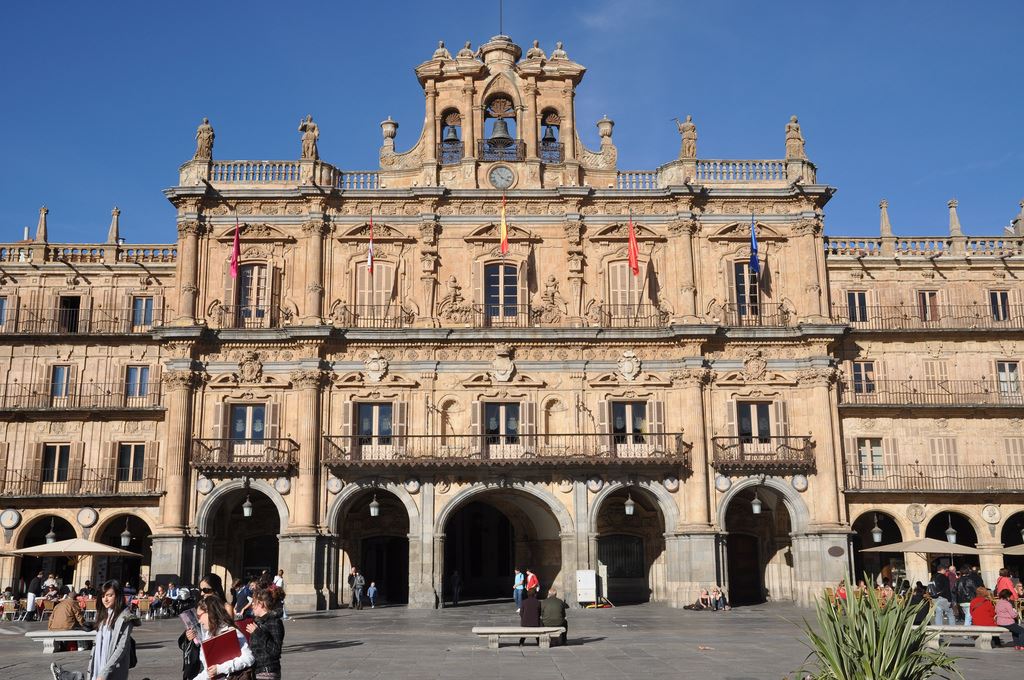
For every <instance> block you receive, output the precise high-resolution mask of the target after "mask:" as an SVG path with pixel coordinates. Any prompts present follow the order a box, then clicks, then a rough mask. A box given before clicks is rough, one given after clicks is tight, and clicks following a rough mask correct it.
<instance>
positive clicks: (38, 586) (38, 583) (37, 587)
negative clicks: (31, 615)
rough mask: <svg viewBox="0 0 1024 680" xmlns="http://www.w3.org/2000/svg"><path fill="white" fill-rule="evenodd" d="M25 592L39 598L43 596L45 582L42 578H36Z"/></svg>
mask: <svg viewBox="0 0 1024 680" xmlns="http://www.w3.org/2000/svg"><path fill="white" fill-rule="evenodd" d="M25 592H27V593H32V594H33V595H35V596H36V597H39V596H40V595H42V594H43V580H42V579H41V578H39V577H38V576H37V577H35V578H34V579H32V580H31V581H30V582H29V584H28V590H27V591H25Z"/></svg>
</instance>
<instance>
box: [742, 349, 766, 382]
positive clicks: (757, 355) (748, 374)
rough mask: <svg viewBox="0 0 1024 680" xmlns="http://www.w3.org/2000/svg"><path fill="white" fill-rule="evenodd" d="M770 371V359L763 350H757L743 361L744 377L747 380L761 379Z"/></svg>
mask: <svg viewBox="0 0 1024 680" xmlns="http://www.w3.org/2000/svg"><path fill="white" fill-rule="evenodd" d="M767 371H768V361H767V360H765V358H764V355H763V352H761V350H755V351H754V352H752V353H751V354H750V356H748V357H747V358H746V360H745V361H744V362H743V377H744V378H746V379H747V380H760V379H761V378H763V377H764V375H765V373H767Z"/></svg>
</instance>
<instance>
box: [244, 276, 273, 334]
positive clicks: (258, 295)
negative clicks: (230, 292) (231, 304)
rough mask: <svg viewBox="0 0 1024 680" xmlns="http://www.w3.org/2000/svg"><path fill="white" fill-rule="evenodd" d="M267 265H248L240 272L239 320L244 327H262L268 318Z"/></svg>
mask: <svg viewBox="0 0 1024 680" xmlns="http://www.w3.org/2000/svg"><path fill="white" fill-rule="evenodd" d="M269 301H270V290H269V288H268V287H267V265H265V264H246V265H242V267H241V269H240V270H239V272H238V317H237V318H238V319H239V325H241V326H243V327H257V328H258V327H262V325H263V319H264V318H266V317H267V316H268V311H269V309H268V306H267V305H268V303H269Z"/></svg>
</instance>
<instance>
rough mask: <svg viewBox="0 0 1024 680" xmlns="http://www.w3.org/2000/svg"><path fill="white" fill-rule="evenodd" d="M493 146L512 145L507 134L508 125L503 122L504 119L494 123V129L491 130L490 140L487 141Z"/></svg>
mask: <svg viewBox="0 0 1024 680" xmlns="http://www.w3.org/2000/svg"><path fill="white" fill-rule="evenodd" d="M489 141H490V142H491V144H492V145H493V146H498V147H502V146H509V145H510V144H511V143H512V137H510V136H509V134H508V123H506V122H505V119H504V118H499V119H497V120H496V121H494V128H493V129H492V130H491V139H490V140H489Z"/></svg>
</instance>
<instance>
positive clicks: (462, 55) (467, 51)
mask: <svg viewBox="0 0 1024 680" xmlns="http://www.w3.org/2000/svg"><path fill="white" fill-rule="evenodd" d="M455 58H456V59H473V58H474V56H473V48H472V47H471V46H470V42H469V41H468V40H467V41H466V45H465V46H464V47H463V48H462V49H461V50H459V51H458V53H457V54H456V55H455Z"/></svg>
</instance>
